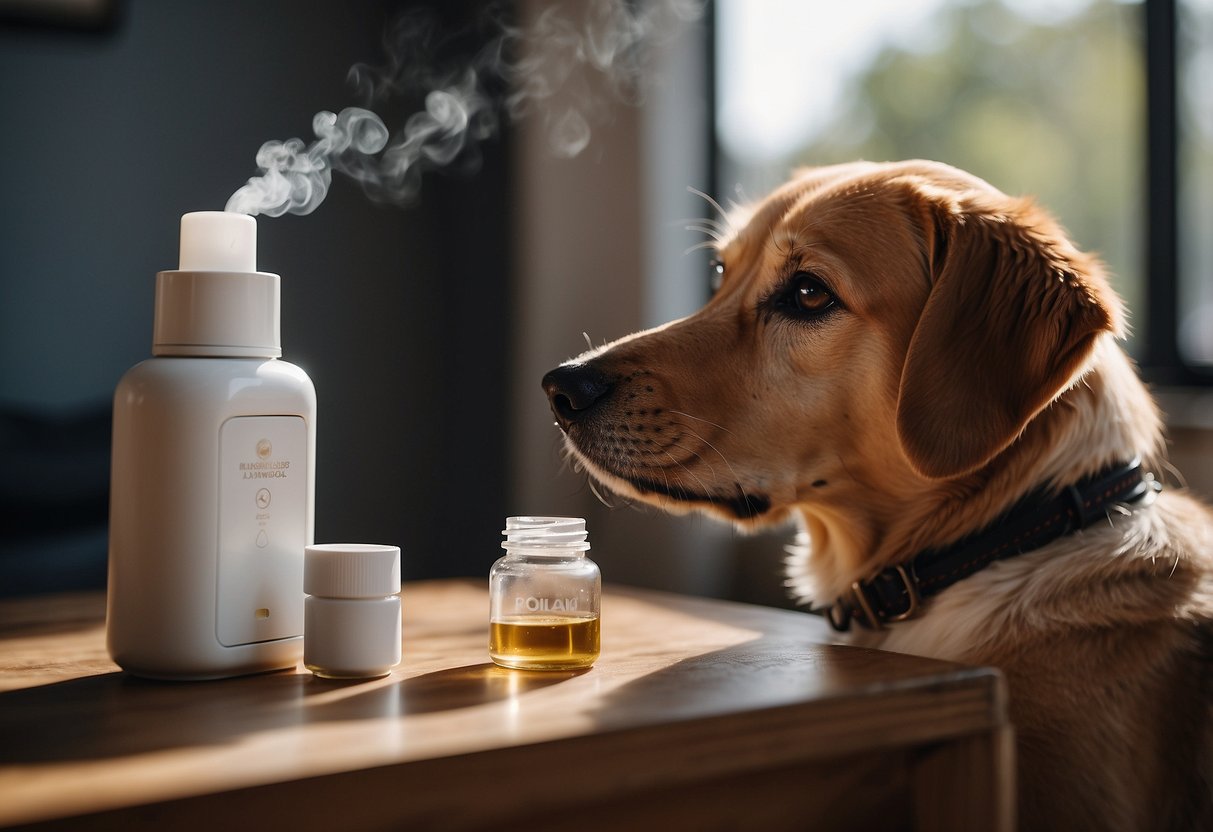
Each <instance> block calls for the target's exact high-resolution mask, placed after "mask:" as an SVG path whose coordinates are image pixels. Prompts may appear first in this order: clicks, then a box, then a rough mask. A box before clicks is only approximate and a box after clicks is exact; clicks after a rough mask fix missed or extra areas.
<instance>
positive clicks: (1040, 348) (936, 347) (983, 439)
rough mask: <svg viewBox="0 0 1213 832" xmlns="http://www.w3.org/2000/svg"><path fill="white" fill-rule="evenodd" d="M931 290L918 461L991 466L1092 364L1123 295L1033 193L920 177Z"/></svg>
mask: <svg viewBox="0 0 1213 832" xmlns="http://www.w3.org/2000/svg"><path fill="white" fill-rule="evenodd" d="M917 198H918V200H919V208H920V210H922V209H924V208H925V210H923V211H922V215H921V218H922V219H923V220H924V221H925V223H926V225H927V226H928V229H927V232H928V233H927V235H926V237H925V239H926V248H927V261H928V263H929V269H930V272H931V275H930V277H931V282H932V286H931V293H930V295H929V296H928V298H927V302H926V305H925V306H924V308H923V310H922V314H921V316H920V317H919V319H918V324H917V326H916V328H915V330H914V334H913V336H912V338H911V339H910V346H909V350H908V353H907V355H906V361H905V365H904V367H903V368H902V374H901V387H900V391H899V393H898V404H897V434H898V438H899V440H900V442H901V445H902V448H903V450H904V452H905V454H906V456H907V458H908V459H909V461H910V463H911V464H912V465H913V466H914V468H915V469H916V470H917V471H918V472H919V473H920V474H923V475H924V476H927V477H931V478H936V479H942V478H946V477H954V476H960V475H962V474H966V473H969V472H971V471H974V470H976V469H977V468H980V467H981V466H983V465H985V464H986V463H987V462H989V461H990V460H991V459H992V458H993V457H994V456H996V455H997V454H998V453H1000V452H1001V451H1002V450H1004V449H1005V448H1006V447H1007V446H1008V445H1010V444H1011V443H1012V442H1014V441H1015V439H1016V438H1017V437H1018V436H1019V434H1020V432H1021V431H1022V430H1023V429H1024V427H1025V426H1026V425H1027V424H1028V422H1029V421H1030V420H1031V419H1032V418H1033V417H1034V416H1036V414H1037V413H1039V412H1040V411H1041V410H1042V409H1044V408H1045V407H1046V406H1047V405H1048V404H1049V403H1050V402H1052V401H1053V400H1054V399H1055V398H1056V397H1057V396H1058V395H1059V394H1060V393H1061V392H1062V391H1064V390H1065V389H1066V388H1067V387H1068V386H1069V385H1070V384H1071V383H1072V382H1073V380H1074V379H1075V378H1076V376H1077V374H1078V373H1079V372H1080V371H1081V370H1082V369H1083V368H1084V366H1085V364H1086V361H1087V359H1088V357H1089V355H1090V353H1091V350H1092V348H1093V347H1094V344H1095V338H1096V336H1097V335H1099V333H1101V332H1105V331H1114V332H1119V330H1120V314H1121V313H1120V303H1119V300H1118V299H1117V298H1116V296H1115V294H1114V293H1113V292H1112V289H1111V287H1110V286H1109V285H1108V283H1107V280H1106V278H1105V277H1104V275H1103V272H1102V269H1101V268H1100V266H1099V264H1098V263H1097V262H1096V261H1095V260H1094V259H1093V258H1090V257H1088V256H1086V255H1084V254H1082V253H1080V252H1079V251H1077V250H1076V249H1075V248H1074V247H1073V246H1072V245H1071V244H1070V242H1069V240H1067V239H1066V237H1065V235H1064V233H1063V232H1062V231H1061V229H1060V228H1059V227H1058V226H1057V225H1056V224H1055V223H1054V222H1053V221H1052V220H1051V219H1050V218H1049V217H1048V216H1047V215H1046V214H1045V213H1044V212H1043V211H1041V210H1039V209H1038V208H1036V207H1035V206H1034V205H1032V203H1031V202H1030V201H1028V200H1017V199H1012V198H1010V197H1004V196H1002V195H1000V194H993V195H990V194H984V193H981V194H976V195H967V196H962V197H961V198H959V199H958V198H957V197H956V196H955V195H953V194H951V193H946V192H936V193H930V192H929V191H928V189H926V188H918V189H917Z"/></svg>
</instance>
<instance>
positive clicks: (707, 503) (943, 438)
mask: <svg viewBox="0 0 1213 832" xmlns="http://www.w3.org/2000/svg"><path fill="white" fill-rule="evenodd" d="M718 249H719V259H720V262H721V263H722V265H723V280H722V285H721V286H720V289H719V291H718V292H717V293H716V294H715V296H714V297H713V298H712V299H711V301H710V302H709V303H708V304H707V305H706V306H705V307H704V308H703V309H702V310H700V311H699V312H697V313H696V314H694V315H692V316H690V317H688V318H685V319H682V320H679V321H674V322H672V323H670V324H667V325H665V326H663V327H659V328H657V329H654V330H650V331H648V332H643V333H639V334H637V335H633V336H630V337H627V338H624V339H621V340H620V341H617V342H615V343H614V344H610V345H607V346H605V347H602V348H600V349H597V350H592V351H591V352H589V353H586V354H585V355H583V356H580V357H579V358H577V359H575V360H574V361H575V362H576V363H577V364H584V365H587V366H589V367H593V368H594V370H595V372H596V373H598V374H599V378H601V379H604V380H605V381H604V382H603V385H601V386H603V387H604V389H605V388H607V387H609V392H608V393H603V394H602V395H600V396H599V398H598V399H597V400H596V401H595V402H594V403H593V409H592V410H589V409H586V410H585V412H583V413H581V412H579V413H577V414H576V416H577V418H576V419H571V420H564V421H563V426H564V428H565V430H566V433H567V438H568V445H569V447H570V448H571V449H572V451H573V453H574V454H575V455H576V456H577V457H578V458H579V459H580V460H581V461H582V462H583V463H584V464H585V466H586V467H587V468H588V470H589V471H590V472H591V474H592V475H593V476H594V477H595V478H596V479H598V480H599V481H601V482H602V483H604V484H605V485H606V486H608V487H609V488H611V489H613V490H615V491H617V492H620V493H622V494H626V495H629V496H632V497H634V498H638V499H640V500H644V501H646V502H649V503H653V504H655V505H658V506H660V507H661V508H663V509H666V510H670V511H675V512H680V511H686V510H689V509H692V508H698V509H702V510H705V511H708V512H711V513H715V514H717V515H719V516H723V517H725V518H726V519H729V520H732V521H734V522H737V523H740V524H743V525H757V524H766V523H772V522H780V521H784V520H787V519H790V518H792V519H795V520H797V521H798V523H799V524H800V527H801V529H802V530H803V533H802V534H801V535H800V539H801V545H799V546H797V547H794V548H793V550H792V557H791V558H790V560H789V576H790V577H789V585H790V586H791V587H792V589H793V591H794V592H795V593H796V594H797V596H798V597H799V598H800V599H801V600H803V601H805V602H806V603H815V604H820V605H825V604H829V603H830V602H832V601H833V600H834V599H835V598H836V597H837V596H839V595H841V594H842V593H843V592H844V591H845V590H846V589H847V587H849V586H850V584H851V582H852V581H854V580H856V579H861V578H865V577H869V576H871V575H873V574H874V573H876V572H877V571H879V570H880V569H882V568H884V567H886V566H889V565H891V564H894V563H897V562H899V561H900V560H904V559H906V558H908V557H910V556H912V555H913V554H915V553H917V552H918V551H921V550H923V549H927V548H932V547H941V546H944V545H946V544H949V543H952V542H955V541H956V540H958V539H960V538H962V537H964V536H965V535H966V534H969V533H971V532H973V531H975V530H977V529H980V528H982V527H984V526H986V525H987V524H989V523H990V522H992V521H993V520H995V519H996V518H997V517H998V516H999V515H1000V514H1001V513H1003V512H1004V511H1005V510H1006V509H1008V508H1009V507H1010V506H1011V505H1013V504H1014V503H1015V502H1016V501H1017V500H1018V499H1019V498H1020V497H1022V496H1023V495H1024V494H1026V493H1028V492H1031V491H1032V490H1034V489H1036V488H1038V487H1040V486H1042V485H1045V486H1054V487H1061V486H1064V485H1066V484H1068V483H1071V482H1073V481H1075V480H1078V479H1079V478H1081V477H1083V476H1085V475H1088V474H1092V473H1094V472H1096V471H1098V470H1100V469H1102V468H1104V467H1105V466H1108V465H1109V464H1112V463H1114V462H1116V461H1127V460H1129V459H1131V458H1133V457H1135V456H1139V457H1141V458H1143V459H1144V460H1146V462H1147V464H1148V465H1150V466H1153V470H1155V471H1158V470H1159V468H1158V467H1157V466H1158V465H1159V464H1160V463H1161V450H1162V439H1161V428H1160V419H1159V416H1158V414H1157V411H1156V409H1155V406H1154V404H1153V401H1152V399H1151V398H1150V396H1149V394H1148V392H1147V390H1146V388H1145V387H1144V386H1143V385H1142V383H1141V382H1140V381H1139V380H1138V378H1137V375H1136V372H1135V369H1134V368H1133V366H1132V364H1131V363H1130V361H1129V360H1128V358H1127V357H1126V356H1125V354H1124V353H1123V352H1122V351H1121V349H1120V347H1119V346H1118V345H1117V343H1116V339H1117V338H1118V337H1119V336H1121V335H1123V328H1124V323H1123V312H1122V309H1121V304H1120V301H1119V299H1118V298H1117V297H1116V295H1115V293H1114V292H1113V291H1112V289H1111V288H1110V286H1109V284H1108V281H1107V279H1106V277H1105V275H1104V272H1103V269H1102V267H1101V266H1100V264H1099V263H1098V262H1097V261H1096V260H1095V259H1094V258H1092V257H1090V256H1088V255H1086V254H1083V253H1082V252H1080V251H1078V250H1077V249H1076V248H1075V247H1074V246H1073V245H1072V244H1071V243H1070V242H1069V240H1068V238H1067V237H1066V235H1065V234H1064V232H1063V231H1062V229H1061V228H1060V227H1059V226H1058V225H1057V224H1056V223H1055V222H1054V221H1053V220H1052V219H1051V218H1050V217H1049V216H1048V215H1047V214H1046V213H1045V212H1044V211H1042V210H1041V209H1039V208H1038V207H1036V206H1035V205H1034V204H1033V203H1032V202H1030V201H1028V200H1024V199H1017V198H1011V197H1008V196H1006V195H1004V194H1002V193H1000V192H999V191H997V190H996V189H994V188H993V187H991V186H990V185H988V184H986V183H985V182H983V181H982V180H980V179H977V178H976V177H973V176H971V175H969V174H967V173H964V172H962V171H958V170H955V169H953V168H950V167H947V166H945V165H940V164H936V163H931V162H921V161H914V162H904V163H893V164H870V163H855V164H849V165H840V166H834V167H826V168H818V169H812V170H807V171H803V172H801V173H800V174H798V175H797V176H796V177H795V178H794V179H793V180H792V181H791V182H789V183H788V184H786V185H785V186H783V187H782V188H780V189H778V190H776V191H775V192H774V193H773V194H771V195H770V196H769V197H767V198H766V199H765V200H763V201H761V202H760V203H758V204H756V205H754V206H752V207H750V208H749V209H746V210H745V211H744V212H742V211H739V212H738V213H737V214H735V215H734V216H733V217H731V223H730V228H729V230H728V231H727V233H726V234H724V235H722V239H721V240H720V241H719V246H718ZM823 292H824V293H825V294H822V293H823ZM802 303H803V304H805V305H804V306H802V305H801V304H802ZM822 304H824V306H823V305H822ZM819 307H820V308H819ZM600 392H601V391H600ZM549 394H551V395H553V396H558V395H560V393H559V392H557V391H554V390H551V389H550V390H549ZM567 404H568V402H566V405H567ZM566 409H567V408H566ZM558 415H559V414H558ZM1211 621H1213V516H1211V514H1210V512H1209V510H1208V509H1207V508H1205V507H1204V506H1203V505H1201V504H1200V503H1199V502H1197V501H1196V500H1194V499H1193V498H1191V497H1189V496H1188V495H1186V494H1185V493H1183V492H1182V490H1176V489H1168V490H1164V491H1163V493H1162V494H1161V495H1159V497H1158V499H1157V500H1156V501H1154V502H1153V503H1152V504H1150V505H1148V506H1145V505H1142V506H1128V507H1125V508H1124V510H1123V511H1122V512H1116V513H1112V514H1111V516H1110V517H1109V518H1108V520H1107V522H1104V523H1099V524H1096V525H1094V526H1092V527H1088V528H1087V529H1084V530H1082V531H1080V532H1077V533H1074V534H1071V535H1069V536H1066V537H1063V538H1061V539H1059V540H1057V541H1055V542H1053V543H1051V544H1048V545H1046V546H1045V547H1043V548H1041V549H1038V550H1036V551H1034V552H1031V553H1027V554H1024V555H1021V556H1018V557H1014V558H1010V559H1008V560H1005V561H1001V562H999V563H996V564H994V565H993V566H990V567H989V568H987V569H985V570H983V571H981V572H979V573H977V574H976V575H974V576H972V577H970V578H968V579H966V580H964V581H961V582H960V583H958V584H956V585H954V586H952V587H950V588H949V589H947V590H945V591H944V592H943V593H941V594H940V595H938V596H936V597H935V598H934V599H933V600H931V601H930V602H929V603H928V605H927V607H926V609H925V610H924V611H923V612H922V613H921V614H920V615H919V616H918V617H917V618H915V619H914V620H911V621H907V622H904V623H900V624H895V625H892V626H890V627H888V628H887V629H883V630H878V631H861V632H860V633H859V634H857V635H856V636H855V638H856V640H858V641H859V642H860V643H865V644H869V645H872V646H880V647H884V648H886V649H891V650H897V651H903V652H908V653H916V654H921V655H926V656H935V657H940V658H945V659H952V660H957V661H963V662H969V663H973V664H980V665H994V666H997V667H999V668H1001V669H1002V671H1003V672H1004V673H1005V675H1006V678H1007V681H1008V685H1009V688H1010V694H1011V695H1010V710H1011V716H1012V721H1013V723H1014V725H1015V730H1016V736H1017V747H1018V759H1019V762H1020V765H1019V769H1018V772H1019V773H1018V788H1019V795H1020V799H1019V821H1020V824H1021V826H1022V828H1024V829H1031V830H1036V829H1046V828H1049V829H1052V828H1056V829H1083V830H1085V829H1100V830H1113V829H1140V830H1146V829H1149V830H1157V829H1210V828H1213V806H1211V802H1213V704H1211V699H1213V669H1211V663H1213V636H1211V632H1213V625H1211V623H1210V622H1211Z"/></svg>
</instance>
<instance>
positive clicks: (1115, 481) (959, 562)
mask: <svg viewBox="0 0 1213 832" xmlns="http://www.w3.org/2000/svg"><path fill="white" fill-rule="evenodd" d="M1160 489H1161V486H1160V485H1159V483H1158V482H1157V481H1156V480H1155V479H1154V478H1153V477H1152V476H1150V475H1148V474H1145V473H1143V472H1142V470H1141V462H1140V460H1136V459H1135V460H1133V461H1132V462H1130V463H1128V464H1127V465H1123V464H1121V465H1115V466H1113V467H1111V468H1107V469H1104V470H1103V471H1100V472H1099V473H1097V474H1093V475H1092V476H1089V477H1085V478H1084V479H1081V480H1079V481H1078V482H1076V483H1074V484H1073V485H1069V486H1066V487H1065V488H1063V489H1061V491H1060V492H1057V493H1055V494H1054V493H1050V492H1048V491H1046V490H1045V489H1039V490H1037V491H1034V492H1032V493H1031V494H1029V495H1028V496H1026V497H1024V498H1023V499H1022V500H1020V501H1019V502H1018V503H1016V504H1015V505H1014V506H1013V507H1012V508H1011V509H1010V510H1009V511H1007V513H1006V514H1004V515H1003V516H1002V517H1000V518H999V519H997V520H995V521H994V522H993V523H991V524H990V525H989V526H987V527H986V528H985V529H982V530H981V531H979V532H976V533H975V534H972V535H970V536H969V537H966V538H964V539H963V540H961V541H959V542H957V543H955V544H953V545H951V546H948V547H946V548H943V549H928V550H926V551H924V552H919V553H918V554H917V555H915V556H914V557H912V558H910V559H909V560H907V561H905V562H904V563H900V564H898V565H896V566H892V567H889V568H888V569H885V570H884V571H883V572H881V573H879V574H877V575H876V576H875V577H872V578H870V579H868V580H866V581H855V582H854V583H853V584H851V591H850V593H848V594H847V595H843V596H842V597H840V598H839V599H838V600H837V601H835V602H834V604H833V605H832V606H830V607H827V608H826V609H825V610H823V612H824V613H825V616H826V618H827V619H829V621H830V625H831V626H832V627H833V628H834V629H835V630H838V631H840V632H843V631H846V630H848V629H850V627H851V621H852V620H854V621H858V622H859V623H860V624H862V625H863V626H864V627H868V628H870V629H879V628H881V627H883V626H884V625H885V624H890V623H893V622H895V621H904V620H906V619H907V618H912V617H913V616H915V615H916V614H917V613H918V612H919V609H920V608H921V606H922V602H923V600H924V599H926V598H930V597H931V596H932V595H936V594H938V593H940V592H942V591H943V590H945V589H947V588H948V587H949V586H951V585H952V584H954V583H956V582H957V581H960V580H963V579H964V578H967V577H969V576H970V575H972V574H973V573H974V572H977V571H979V570H981V569H984V568H985V567H987V566H989V565H990V564H991V563H993V562H994V561H997V560H1002V559H1004V558H1009V557H1014V556H1015V555H1020V554H1023V553H1024V552H1030V551H1032V550H1033V549H1039V548H1040V547H1041V546H1044V545H1045V544H1046V543H1050V542H1052V541H1054V540H1056V539H1057V538H1059V537H1062V536H1063V535H1067V534H1069V533H1071V532H1074V531H1078V530H1079V529H1082V528H1084V527H1086V526H1087V525H1089V524H1090V523H1091V521H1093V520H1097V519H1100V518H1104V517H1107V514H1108V511H1109V509H1110V508H1111V507H1112V506H1113V505H1116V504H1117V503H1130V502H1135V501H1137V500H1140V499H1142V498H1143V497H1146V496H1147V495H1149V496H1151V497H1153V495H1154V494H1155V493H1157V492H1158V491H1159V490H1160Z"/></svg>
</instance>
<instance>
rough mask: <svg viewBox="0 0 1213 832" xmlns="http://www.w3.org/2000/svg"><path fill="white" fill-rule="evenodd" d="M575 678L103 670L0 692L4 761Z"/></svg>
mask: <svg viewBox="0 0 1213 832" xmlns="http://www.w3.org/2000/svg"><path fill="white" fill-rule="evenodd" d="M575 675H577V673H575V672H561V673H540V672H528V671H511V670H505V669H504V668H500V667H497V666H496V665H494V664H490V663H485V664H476V665H467V666H464V667H453V668H448V669H445V670H438V671H434V672H432V673H424V674H421V675H419V676H413V677H409V678H406V679H398V680H376V681H369V682H366V681H364V682H338V681H330V680H324V679H318V678H315V677H313V676H311V675H310V674H302V673H270V674H262V675H259V676H246V677H242V678H237V679H226V680H222V681H213V682H155V681H150V680H145V679H140V678H138V677H135V676H131V675H129V674H126V673H121V672H114V673H105V674H101V675H98V676H88V677H84V678H79V679H71V680H68V681H64V682H56V683H54V684H49V685H42V686H39V687H35V688H24V689H21V690H15V691H8V692H5V693H0V765H3V764H11V763H38V762H54V761H63V760H86V759H98V758H104V757H121V756H126V755H130V754H141V753H146V752H151V751H159V750H164V749H169V748H179V747H182V746H189V745H217V744H222V743H226V742H231V741H234V740H236V739H238V738H240V737H241V736H243V735H246V734H251V733H255V732H261V731H272V730H275V729H280V728H288V727H291V726H295V725H307V724H311V723H317V722H329V721H341V720H359V719H380V718H385V717H393V716H400V715H405V714H419V713H433V712H437V711H449V710H458V709H461V708H473V707H476V706H478V705H484V704H488V703H491V702H496V701H499V700H502V699H506V698H509V697H512V696H518V695H520V694H523V693H526V692H527V691H530V690H535V689H538V688H543V687H548V686H550V685H554V684H559V683H560V682H562V681H565V680H567V679H570V678H572V677H573V676H575ZM360 688H365V690H359V689H360Z"/></svg>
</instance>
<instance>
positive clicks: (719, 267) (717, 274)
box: [711, 260, 724, 292]
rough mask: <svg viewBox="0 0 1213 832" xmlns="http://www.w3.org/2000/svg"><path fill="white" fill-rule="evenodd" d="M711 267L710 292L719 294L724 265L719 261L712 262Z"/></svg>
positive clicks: (722, 282) (722, 281)
mask: <svg viewBox="0 0 1213 832" xmlns="http://www.w3.org/2000/svg"><path fill="white" fill-rule="evenodd" d="M711 266H712V291H713V292H719V291H720V287H721V286H722V285H724V263H721V262H720V261H719V260H713V261H712V263H711Z"/></svg>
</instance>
